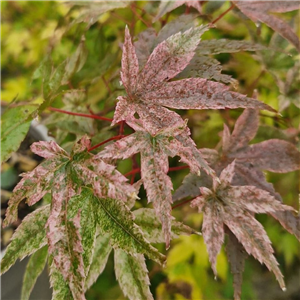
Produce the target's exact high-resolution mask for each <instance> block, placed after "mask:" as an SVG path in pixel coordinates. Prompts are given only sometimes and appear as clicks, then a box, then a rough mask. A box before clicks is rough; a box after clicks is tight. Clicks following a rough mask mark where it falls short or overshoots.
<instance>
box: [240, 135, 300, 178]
mask: <svg viewBox="0 0 300 300" xmlns="http://www.w3.org/2000/svg"><path fill="white" fill-rule="evenodd" d="M235 157H236V158H237V159H238V160H239V161H240V162H243V161H245V162H251V164H252V165H253V166H255V167H256V168H257V169H260V170H268V171H271V172H276V173H286V172H292V171H295V170H298V169H299V168H300V152H299V151H298V150H297V148H296V147H295V146H294V145H293V144H291V143H289V142H286V141H283V140H277V139H273V140H267V141H263V142H261V143H258V144H254V145H251V146H250V147H248V148H247V149H245V150H244V151H243V152H238V153H236V154H235Z"/></svg>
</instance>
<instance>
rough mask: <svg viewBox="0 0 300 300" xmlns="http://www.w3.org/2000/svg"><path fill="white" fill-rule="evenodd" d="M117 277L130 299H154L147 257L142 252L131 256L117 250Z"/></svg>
mask: <svg viewBox="0 0 300 300" xmlns="http://www.w3.org/2000/svg"><path fill="white" fill-rule="evenodd" d="M115 273H116V278H117V280H118V282H119V284H120V287H121V289H122V291H123V293H124V295H125V296H127V297H128V298H129V299H132V300H135V299H145V300H151V299H154V298H153V296H152V294H151V292H150V289H149V285H150V280H149V277H148V270H147V266H146V263H145V258H144V256H143V255H142V254H137V255H135V256H131V255H130V254H128V253H126V252H124V251H123V250H120V249H116V250H115Z"/></svg>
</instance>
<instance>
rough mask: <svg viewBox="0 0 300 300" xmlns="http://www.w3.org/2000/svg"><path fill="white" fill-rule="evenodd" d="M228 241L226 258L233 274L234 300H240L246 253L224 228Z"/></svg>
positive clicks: (232, 235)
mask: <svg viewBox="0 0 300 300" xmlns="http://www.w3.org/2000/svg"><path fill="white" fill-rule="evenodd" d="M226 229H227V230H226V231H225V232H226V234H227V235H228V241H227V244H226V252H227V257H228V260H229V263H230V269H231V273H232V274H233V287H234V300H241V293H242V282H243V272H244V267H245V259H246V257H247V253H246V251H245V250H244V248H243V246H242V245H241V243H239V241H238V240H237V238H236V237H235V235H234V234H233V233H232V232H231V231H230V230H229V229H228V228H227V227H226Z"/></svg>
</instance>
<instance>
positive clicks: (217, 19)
mask: <svg viewBox="0 0 300 300" xmlns="http://www.w3.org/2000/svg"><path fill="white" fill-rule="evenodd" d="M233 8H234V4H231V6H230V7H229V8H228V9H227V10H225V11H224V12H223V13H222V14H220V15H219V16H218V17H217V18H216V19H215V20H214V21H212V22H211V24H215V23H217V22H218V21H219V20H220V19H222V18H223V17H224V16H225V15H226V14H227V13H228V12H229V11H231V10H232V9H233Z"/></svg>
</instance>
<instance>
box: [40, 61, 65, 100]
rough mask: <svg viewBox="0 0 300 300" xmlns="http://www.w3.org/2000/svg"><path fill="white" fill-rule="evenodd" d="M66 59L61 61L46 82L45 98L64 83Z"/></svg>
mask: <svg viewBox="0 0 300 300" xmlns="http://www.w3.org/2000/svg"><path fill="white" fill-rule="evenodd" d="M66 65H67V61H66V60H65V61H63V62H62V63H61V64H60V65H59V66H58V67H57V68H56V70H55V71H54V72H53V74H52V76H51V79H50V80H49V83H48V89H47V91H48V92H47V93H46V94H44V97H45V99H48V98H49V97H51V96H53V94H54V93H55V92H56V91H57V90H58V89H59V87H60V86H61V85H62V84H65V80H64V76H65V74H66Z"/></svg>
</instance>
